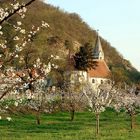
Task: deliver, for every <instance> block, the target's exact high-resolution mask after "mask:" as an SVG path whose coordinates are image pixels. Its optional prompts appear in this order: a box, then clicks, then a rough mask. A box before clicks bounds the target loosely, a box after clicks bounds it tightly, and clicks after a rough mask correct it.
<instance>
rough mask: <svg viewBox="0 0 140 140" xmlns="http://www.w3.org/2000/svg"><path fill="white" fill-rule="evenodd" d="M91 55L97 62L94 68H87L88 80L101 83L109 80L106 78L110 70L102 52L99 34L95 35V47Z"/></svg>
mask: <svg viewBox="0 0 140 140" xmlns="http://www.w3.org/2000/svg"><path fill="white" fill-rule="evenodd" d="M93 56H94V57H93V58H94V60H95V61H96V62H97V66H96V67H95V69H90V70H88V72H87V76H88V82H90V83H92V84H102V83H105V82H110V80H109V79H108V78H109V74H110V70H109V68H108V66H107V64H106V62H105V59H104V52H103V49H102V45H101V41H100V37H99V35H98V36H97V39H96V44H95V48H94V49H93Z"/></svg>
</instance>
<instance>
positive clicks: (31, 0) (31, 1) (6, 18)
mask: <svg viewBox="0 0 140 140" xmlns="http://www.w3.org/2000/svg"><path fill="white" fill-rule="evenodd" d="M34 1H36V0H30V1H29V2H28V3H26V4H25V5H21V6H20V7H19V8H18V9H16V10H14V11H13V12H12V13H10V14H9V15H8V16H7V17H5V18H4V19H3V20H1V21H0V25H1V24H2V23H3V22H4V21H6V20H8V19H9V18H10V17H12V16H13V15H14V14H15V13H16V12H18V11H19V10H20V9H22V8H23V7H27V6H29V5H30V4H32V3H33V2H34Z"/></svg>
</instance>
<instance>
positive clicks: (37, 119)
mask: <svg viewBox="0 0 140 140" xmlns="http://www.w3.org/2000/svg"><path fill="white" fill-rule="evenodd" d="M36 123H37V125H40V113H37V115H36Z"/></svg>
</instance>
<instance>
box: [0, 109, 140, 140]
mask: <svg viewBox="0 0 140 140" xmlns="http://www.w3.org/2000/svg"><path fill="white" fill-rule="evenodd" d="M69 117H70V116H69V113H67V112H59V113H56V114H42V115H41V125H36V120H35V117H34V116H32V115H18V116H12V119H13V120H12V121H11V122H8V121H6V120H0V140H139V139H140V116H138V117H137V118H136V123H137V125H136V128H135V129H134V130H133V131H131V130H130V119H129V117H128V116H127V115H126V114H125V113H120V114H118V115H117V114H116V113H115V112H113V111H111V110H108V111H106V112H104V113H102V115H101V118H100V135H99V136H98V137H96V135H95V118H94V116H93V115H92V114H91V113H89V112H78V113H76V115H75V120H74V121H73V122H71V121H69Z"/></svg>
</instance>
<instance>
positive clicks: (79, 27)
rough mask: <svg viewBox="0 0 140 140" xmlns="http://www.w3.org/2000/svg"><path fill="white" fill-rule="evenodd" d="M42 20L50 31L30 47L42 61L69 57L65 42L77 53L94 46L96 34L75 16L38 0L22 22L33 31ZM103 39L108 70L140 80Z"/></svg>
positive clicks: (41, 34) (128, 63) (125, 61)
mask: <svg viewBox="0 0 140 140" xmlns="http://www.w3.org/2000/svg"><path fill="white" fill-rule="evenodd" d="M14 18H17V17H14ZM41 20H43V21H46V22H47V23H48V24H49V25H50V28H49V29H47V30H46V31H41V32H40V33H39V35H38V36H36V37H35V38H34V42H33V44H32V46H30V47H31V48H32V49H33V50H34V52H35V53H37V55H41V56H42V58H48V57H49V55H51V54H54V55H58V56H60V55H61V56H63V57H64V58H67V54H68V52H67V49H66V42H69V44H70V47H71V48H72V50H74V51H76V50H77V48H79V47H80V46H81V45H82V44H84V43H86V42H90V43H92V44H93V47H94V45H95V40H96V36H97V33H96V31H95V30H93V29H91V28H90V27H89V26H88V25H87V23H85V22H84V21H83V20H82V19H81V17H80V16H79V15H77V14H76V13H68V12H66V11H63V10H61V9H60V8H59V7H54V6H52V5H49V4H45V3H43V2H42V1H36V2H34V3H33V4H32V5H30V6H29V8H28V12H27V16H26V18H25V19H24V20H23V22H24V24H25V28H30V25H32V24H33V25H35V26H38V25H40V21H41ZM93 24H94V21H93ZM36 38H37V39H36ZM101 38H102V39H101V42H102V46H103V50H104V53H105V59H106V62H107V64H108V66H109V68H110V69H111V70H112V71H115V72H116V71H117V72H119V73H120V75H123V76H125V77H126V79H127V80H128V79H129V81H134V82H138V81H140V73H139V72H138V71H137V70H136V69H135V68H134V67H133V66H132V65H131V63H130V62H129V61H128V60H126V59H124V58H123V56H122V55H120V53H119V52H118V51H117V50H116V49H115V48H114V47H112V46H111V44H110V43H109V42H108V41H106V40H105V39H104V38H103V37H101ZM116 47H117V46H116ZM28 48H29V47H28ZM44 50H45V51H44ZM65 52H67V53H65ZM44 60H46V59H44ZM61 63H62V65H63V66H65V65H66V62H61ZM63 68H64V67H63Z"/></svg>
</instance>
